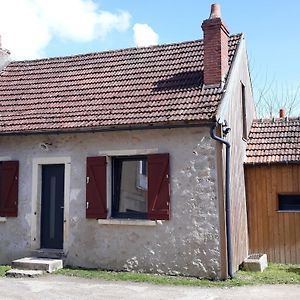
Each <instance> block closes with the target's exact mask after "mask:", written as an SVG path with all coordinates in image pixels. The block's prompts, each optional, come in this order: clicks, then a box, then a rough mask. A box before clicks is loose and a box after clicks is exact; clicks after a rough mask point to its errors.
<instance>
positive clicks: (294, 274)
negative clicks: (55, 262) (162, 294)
mask: <svg viewBox="0 0 300 300" xmlns="http://www.w3.org/2000/svg"><path fill="white" fill-rule="evenodd" d="M55 274H61V275H66V276H76V277H82V278H89V279H100V280H108V281H118V280H120V281H132V282H146V283H152V284H163V285H166V284H167V285H185V286H202V287H234V286H243V285H259V284H299V283H300V265H282V264H270V265H269V267H268V268H267V269H266V270H265V271H264V272H263V273H254V272H246V271H239V272H237V273H236V276H235V277H234V278H233V279H232V280H225V281H212V280H207V279H198V278H193V277H181V276H166V275H154V274H144V273H133V272H113V271H102V270H91V269H80V268H79V269H78V268H64V269H61V270H59V271H57V272H55Z"/></svg>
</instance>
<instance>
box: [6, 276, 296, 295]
mask: <svg viewBox="0 0 300 300" xmlns="http://www.w3.org/2000/svg"><path fill="white" fill-rule="evenodd" d="M0 290H1V294H0V299H1V300H4V299H20V300H21V299H24V300H25V299H26V300H28V299H30V300H35V299H47V300H52V299H55V300H56V299H130V300H137V299H138V300H140V299H141V300H143V299H147V300H150V299H155V300H158V299H171V300H176V299H184V300H188V299H193V300H194V299H199V300H202V299H205V300H207V299H208V300H214V299H222V300H227V299H228V300H229V299H230V300H234V299H242V300H247V299H264V300H267V299H276V300H278V299H288V300H294V299H295V300H296V299H297V300H298V299H300V285H272V286H270V285H269V286H252V287H249V286H247V287H235V288H198V287H183V286H162V285H151V284H144V283H131V282H111V281H99V280H89V279H82V278H72V277H65V276H58V275H47V276H43V277H39V278H1V279H0Z"/></svg>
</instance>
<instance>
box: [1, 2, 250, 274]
mask: <svg viewBox="0 0 300 300" xmlns="http://www.w3.org/2000/svg"><path fill="white" fill-rule="evenodd" d="M202 30H203V39H199V40H195V41H188V42H182V43H175V44H168V45H159V46H153V47H146V48H130V49H122V50H117V51H107V52H100V53H91V54H83V55H75V56H68V57H56V58H49V59H39V60H31V61H10V59H9V53H8V51H5V50H3V49H1V50H0V66H1V68H2V70H1V72H0V115H1V118H0V161H1V164H0V241H1V242H0V263H1V264H8V263H10V262H11V261H12V260H13V259H16V258H20V257H24V256H30V255H35V254H37V253H42V254H43V255H44V256H47V255H48V254H49V255H50V253H51V254H53V253H56V252H57V253H61V254H62V255H63V256H64V260H65V264H67V265H72V266H81V267H87V268H103V269H110V270H134V271H141V272H151V273H163V274H174V275H177V274H182V275H187V276H197V277H210V278H225V277H227V276H228V275H229V276H231V275H232V273H234V272H235V271H236V270H237V268H238V266H239V264H240V263H241V262H242V261H243V259H244V258H245V257H246V256H247V254H248V243H247V219H246V199H245V187H244V173H243V161H244V158H245V151H246V139H247V135H248V131H249V127H250V125H251V122H252V119H253V118H254V115H255V112H254V105H253V99H252V90H251V82H250V78H249V70H248V61H247V55H246V47H245V40H244V36H243V34H234V35H230V34H229V30H228V27H227V26H226V25H225V23H224V22H223V20H222V18H221V15H220V8H219V6H218V5H212V10H211V14H210V17H209V18H208V19H207V20H205V21H204V22H203V23H202ZM199 35H200V34H199ZM230 154H231V160H230Z"/></svg>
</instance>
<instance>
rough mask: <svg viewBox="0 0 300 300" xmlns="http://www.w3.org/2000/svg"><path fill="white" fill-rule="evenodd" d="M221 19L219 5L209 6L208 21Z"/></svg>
mask: <svg viewBox="0 0 300 300" xmlns="http://www.w3.org/2000/svg"><path fill="white" fill-rule="evenodd" d="M215 18H221V7H220V4H218V3H214V4H212V5H211V9H210V16H209V19H215Z"/></svg>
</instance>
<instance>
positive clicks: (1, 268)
mask: <svg viewBox="0 0 300 300" xmlns="http://www.w3.org/2000/svg"><path fill="white" fill-rule="evenodd" d="M10 269H11V267H10V266H0V277H3V276H4V275H5V272H6V271H8V270H10Z"/></svg>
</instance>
